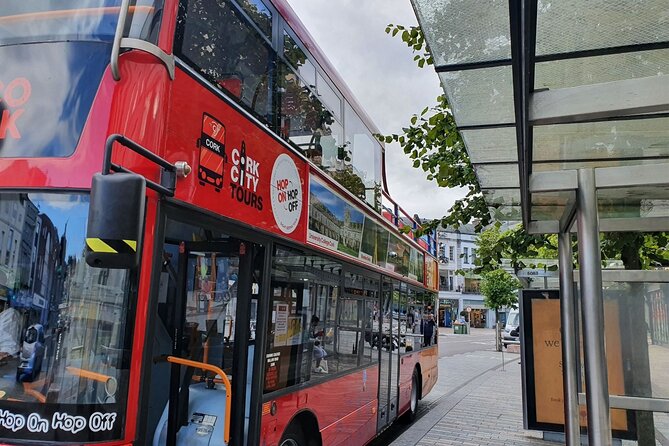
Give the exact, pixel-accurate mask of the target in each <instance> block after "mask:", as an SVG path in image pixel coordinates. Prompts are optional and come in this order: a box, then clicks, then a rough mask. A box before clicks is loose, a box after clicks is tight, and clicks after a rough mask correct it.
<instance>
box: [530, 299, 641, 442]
mask: <svg viewBox="0 0 669 446" xmlns="http://www.w3.org/2000/svg"><path fill="white" fill-rule="evenodd" d="M522 306H523V308H522V319H521V326H522V329H523V331H524V333H525V340H526V342H525V345H524V349H523V350H524V351H523V355H524V360H523V363H524V364H523V365H524V368H525V371H524V374H523V376H524V380H525V382H524V385H525V386H527V387H526V389H527V392H526V396H527V398H526V401H524V404H525V412H526V414H525V416H526V418H527V423H528V428H529V429H537V430H548V431H563V430H564V405H563V404H564V403H563V386H562V344H561V342H562V335H561V331H560V326H561V324H560V300H559V292H558V291H557V290H543V291H542V290H523V297H522ZM604 312H605V319H606V320H609V321H614V320H615V321H619V320H620V319H619V315H618V304H617V303H616V302H614V301H607V302H605V305H604ZM605 340H606V353H607V366H608V371H609V393H610V394H612V395H624V394H625V385H624V372H623V362H622V344H621V339H620V327H619V325H618V324H606V326H605ZM580 419H581V426H586V424H587V413H586V409H585V407H584V406H581V409H580ZM611 427H612V429H613V432H614V436H616V437H619V438H629V436H630V432H629V431H628V430H629V428H630V426H629V424H628V414H627V411H625V410H623V409H612V410H611Z"/></svg>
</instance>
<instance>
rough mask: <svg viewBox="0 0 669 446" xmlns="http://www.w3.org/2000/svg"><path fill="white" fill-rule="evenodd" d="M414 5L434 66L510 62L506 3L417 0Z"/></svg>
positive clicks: (491, 0) (467, 0)
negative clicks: (504, 60) (428, 44)
mask: <svg viewBox="0 0 669 446" xmlns="http://www.w3.org/2000/svg"><path fill="white" fill-rule="evenodd" d="M414 5H415V6H416V11H417V13H418V17H419V19H420V23H421V26H422V27H423V29H424V30H426V31H425V34H426V35H427V37H428V42H429V43H430V50H431V53H432V55H433V57H434V64H435V66H441V65H449V64H459V63H468V62H481V61H489V60H499V59H510V58H511V40H510V38H509V4H508V2H507V1H505V0H453V1H450V2H434V1H425V0H419V1H415V2H414ZM432 36H440V37H441V38H439V39H431V37H432Z"/></svg>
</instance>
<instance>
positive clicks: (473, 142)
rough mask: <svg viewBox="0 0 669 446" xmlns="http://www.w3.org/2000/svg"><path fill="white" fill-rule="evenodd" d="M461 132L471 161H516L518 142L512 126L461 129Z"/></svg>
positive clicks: (476, 162)
mask: <svg viewBox="0 0 669 446" xmlns="http://www.w3.org/2000/svg"><path fill="white" fill-rule="evenodd" d="M461 134H462V138H463V139H464V140H465V144H466V145H467V152H468V153H469V158H470V160H471V162H472V163H475V164H478V163H490V162H507V161H508V162H514V163H516V162H518V144H517V140H516V129H515V128H514V127H508V128H498V129H482V130H463V131H462V132H461Z"/></svg>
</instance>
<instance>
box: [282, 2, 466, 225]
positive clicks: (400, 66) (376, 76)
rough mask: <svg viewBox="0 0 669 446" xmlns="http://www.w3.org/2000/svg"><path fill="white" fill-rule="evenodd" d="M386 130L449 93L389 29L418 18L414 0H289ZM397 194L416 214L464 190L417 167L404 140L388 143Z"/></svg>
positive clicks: (431, 213)
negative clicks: (435, 179)
mask: <svg viewBox="0 0 669 446" xmlns="http://www.w3.org/2000/svg"><path fill="white" fill-rule="evenodd" d="M287 1H288V3H289V4H290V5H291V7H292V8H293V9H294V10H295V12H296V13H297V15H298V16H299V17H300V18H301V20H302V22H303V23H304V25H305V26H306V28H307V29H308V30H309V32H310V33H311V35H312V36H313V38H314V40H315V41H316V43H317V44H318V45H319V46H320V47H321V49H322V50H323V52H324V53H325V54H326V55H327V56H328V58H329V59H330V62H332V64H333V65H334V66H335V68H336V69H337V71H338V72H339V74H341V76H342V78H343V79H344V81H345V82H346V84H347V85H348V86H349V88H350V89H351V90H352V91H353V94H354V95H355V96H356V98H357V99H358V102H360V104H361V105H362V107H363V108H364V109H365V111H366V112H367V113H368V114H369V116H370V117H371V118H372V120H373V121H374V123H375V124H376V125H377V126H378V127H379V129H380V131H381V133H383V134H390V133H400V132H401V130H402V127H404V126H406V125H407V124H408V123H409V120H410V119H411V116H412V115H413V114H414V113H419V112H420V111H421V110H422V109H423V108H425V107H427V106H432V105H434V104H435V103H436V98H437V96H438V95H440V94H441V93H442V90H441V87H440V85H439V78H438V76H437V74H436V73H435V71H434V68H433V67H431V66H430V67H426V68H423V69H421V68H418V66H417V65H416V63H415V62H414V61H413V53H412V52H411V49H410V48H408V47H407V46H406V44H404V42H402V40H401V39H400V38H399V36H398V37H394V38H393V37H391V36H390V35H388V34H386V33H385V28H386V26H387V25H388V24H389V23H393V24H401V25H405V26H410V25H415V24H416V16H415V15H414V12H413V9H412V7H411V3H410V1H409V0H287ZM386 178H387V180H388V190H389V191H390V195H391V197H392V198H393V199H394V200H395V201H396V202H397V203H398V204H399V205H400V206H401V207H402V208H404V210H405V211H406V212H407V213H408V214H410V215H413V214H418V215H419V216H420V217H421V218H423V219H425V218H436V217H441V216H443V215H445V214H446V211H447V210H448V209H449V208H450V207H451V205H452V204H453V202H454V201H455V200H456V199H458V198H461V197H462V196H464V192H463V191H462V190H459V189H450V190H449V189H445V188H440V187H438V186H437V185H436V183H434V182H429V181H427V178H426V173H425V172H423V171H422V170H421V169H414V168H413V167H412V162H411V160H410V159H409V157H408V156H407V155H405V154H404V153H403V152H402V150H401V148H400V147H399V145H397V144H387V145H386Z"/></svg>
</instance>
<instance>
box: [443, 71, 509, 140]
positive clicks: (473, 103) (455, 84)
mask: <svg viewBox="0 0 669 446" xmlns="http://www.w3.org/2000/svg"><path fill="white" fill-rule="evenodd" d="M439 78H440V79H441V84H442V85H443V87H444V90H445V91H446V94H447V96H448V99H449V102H450V104H451V107H452V109H453V115H454V116H455V119H456V121H457V123H458V126H460V127H463V126H467V125H483V124H502V123H503V124H507V123H513V122H515V119H516V118H515V111H514V105H513V73H512V72H511V67H510V66H503V67H494V68H481V69H478V70H463V71H453V72H448V73H439Z"/></svg>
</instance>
